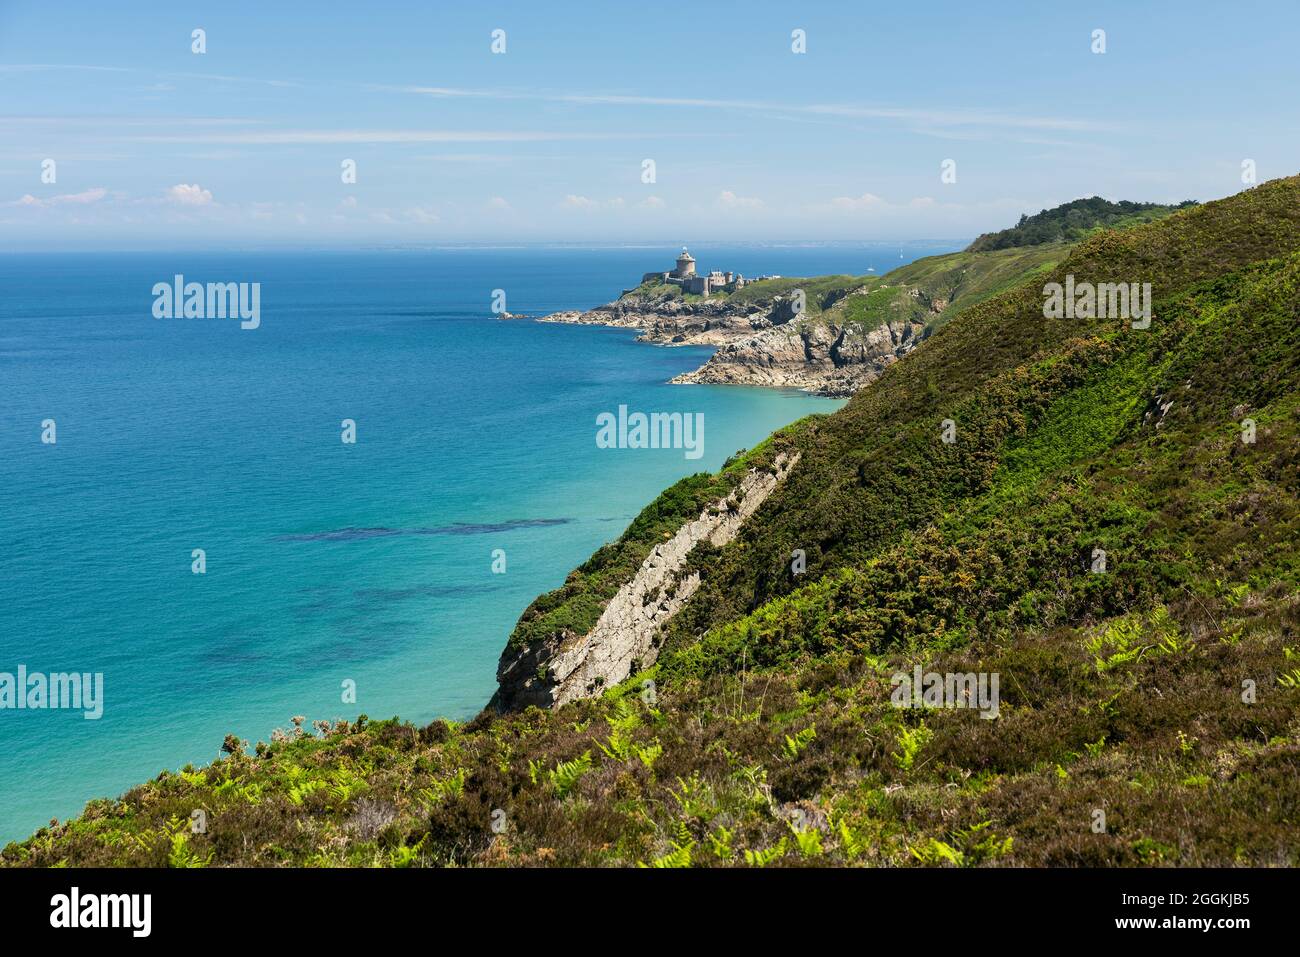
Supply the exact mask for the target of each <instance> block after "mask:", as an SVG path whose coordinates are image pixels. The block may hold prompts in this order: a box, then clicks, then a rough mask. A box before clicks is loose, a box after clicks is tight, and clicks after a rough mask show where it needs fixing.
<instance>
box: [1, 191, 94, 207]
mask: <svg viewBox="0 0 1300 957" xmlns="http://www.w3.org/2000/svg"><path fill="white" fill-rule="evenodd" d="M107 195H108V190H106V189H105V188H104V187H102V186H96V187H95V188H93V189H86V190H82V191H81V192H80V193H63V194H61V195H59V196H51V197H50V198H49V199H39V198H37V197H35V196H33V195H32V194H31V193H26V194H24V195H23V196H22V198H21V199H16V200H14V201H13V202H12V203H5V204H4V205H6V206H27V207H29V208H33V209H40V208H44V207H46V206H89V205H90V204H92V203H98V202H99V201H100V200H101V199H103V198H104V197H105V196H107Z"/></svg>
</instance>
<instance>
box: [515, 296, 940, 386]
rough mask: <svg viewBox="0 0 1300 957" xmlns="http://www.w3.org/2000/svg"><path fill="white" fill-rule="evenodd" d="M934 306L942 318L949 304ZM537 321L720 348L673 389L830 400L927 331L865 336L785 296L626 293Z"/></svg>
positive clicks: (888, 328) (895, 328) (915, 328)
mask: <svg viewBox="0 0 1300 957" xmlns="http://www.w3.org/2000/svg"><path fill="white" fill-rule="evenodd" d="M857 291H861V290H854V292H857ZM935 305H936V306H937V308H934V309H933V311H934V312H935V313H937V312H939V311H941V310H942V308H943V305H944V304H942V303H937V304H935ZM537 321H538V322H553V323H564V324H570V325H599V326H611V327H613V328H618V329H636V330H638V331H639V332H640V335H639V336H638V337H637V341H639V342H646V343H650V344H653V345H660V346H712V347H714V348H715V349H716V350H717V351H716V352H715V353H714V354H713V355H712V356H711V357H710V358H709V361H708V362H706V363H705V364H704V365H702V366H701V367H700V368H698V369H696V370H694V371H693V372H687V373H684V374H682V375H679V376H676V377H675V378H673V379H672V380H671V381H672V382H673V383H675V384H679V385H694V384H709V385H749V386H762V387H766V388H782V389H802V390H804V391H806V392H810V393H812V394H814V395H821V396H827V397H831V398H847V397H848V396H850V395H852V394H853V393H854V392H855V391H857V390H858V389H860V388H861V387H862V386H864V385H866V384H867V383H869V382H871V381H873V380H875V379H876V378H878V377H879V376H880V374H881V373H882V372H883V371H884V369H885V368H886V367H887V366H888V365H890V364H891V363H893V362H895V361H896V360H898V359H900V358H902V356H904V355H906V354H907V353H908V352H910V351H911V350H912V349H913V348H914V347H915V346H916V345H917V344H919V342H920V341H921V339H923V338H924V336H925V334H926V328H927V327H926V325H925V324H924V323H921V322H916V321H909V320H895V321H891V322H887V323H883V324H881V325H879V326H877V327H876V328H874V329H871V330H869V331H866V332H863V331H862V330H861V329H860V328H859V326H858V325H856V324H852V323H840V322H837V321H835V320H834V319H833V318H831V317H829V316H825V315H823V316H818V317H809V316H804V315H800V314H798V313H797V312H796V311H795V307H794V304H793V300H792V299H791V297H789V296H781V295H776V296H773V297H771V299H769V300H766V301H762V300H759V301H755V300H746V301H744V302H739V303H736V302H732V301H730V300H719V301H709V300H704V301H698V302H683V301H681V300H679V299H667V300H665V299H662V298H659V299H656V298H649V297H642V296H638V295H635V294H625V295H624V296H622V297H620V298H619V299H617V300H615V301H613V302H610V303H606V304H605V305H603V306H598V307H596V308H595V309H591V310H588V311H585V312H582V311H566V312H556V313H552V314H550V315H548V316H542V317H540V318H539V319H538V320H537Z"/></svg>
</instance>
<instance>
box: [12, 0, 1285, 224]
mask: <svg viewBox="0 0 1300 957" xmlns="http://www.w3.org/2000/svg"><path fill="white" fill-rule="evenodd" d="M994 9H995V5H993V4H972V3H969V2H966V3H924V2H914V3H910V4H892V5H886V4H880V3H866V2H860V0H859V2H852V3H849V2H843V3H841V2H835V3H816V4H812V3H795V2H784V3H769V2H755V0H748V2H736V3H729V2H719V3H696V4H691V3H683V4H679V5H673V4H633V3H606V2H599V3H598V2H594V0H592V2H588V3H561V2H552V3H540V2H537V0H532V2H526V3H502V4H492V3H448V2H440V0H432V2H431V0H423V2H418V3H416V2H411V3H403V2H392V3H364V4H363V3H341V2H331V3H324V2H319V0H318V2H313V3H296V2H284V0H276V2H259V3H251V2H242V0H236V2H227V3H220V4H215V3H212V4H198V3H177V2H169V3H151V2H133V3H130V4H106V3H102V2H99V3H89V2H87V3H79V2H64V3H60V4H58V5H57V8H56V7H53V6H51V5H50V4H48V3H44V4H43V3H37V2H25V0H17V2H10V0H0V247H3V248H9V249H13V248H149V247H159V246H166V247H194V248H202V247H206V246H222V245H236V246H238V245H250V244H259V245H260V244H283V245H312V244H319V243H325V244H339V245H355V244H359V243H361V244H367V245H373V244H384V243H396V244H406V243H420V244H424V243H429V244H438V243H457V242H503V241H532V242H535V241H574V242H587V241H592V242H611V241H612V242H617V241H640V240H672V241H678V240H680V241H690V240H703V239H716V240H749V239H753V240H759V239H811V240H818V239H828V240H829V239H919V238H944V239H947V238H963V237H969V236H973V235H975V234H977V233H979V232H982V231H986V230H990V229H996V228H1001V227H1003V226H1006V225H1009V224H1011V223H1013V222H1014V221H1015V220H1016V218H1017V217H1018V216H1019V215H1020V213H1022V212H1036V211H1037V210H1039V209H1041V208H1043V207H1046V206H1051V205H1055V204H1056V203H1060V202H1064V201H1067V200H1070V199H1074V198H1076V197H1079V196H1086V195H1094V194H1097V195H1102V196H1105V197H1107V198H1110V199H1134V200H1154V201H1176V200H1181V199H1186V198H1195V199H1202V200H1204V199H1212V198H1217V197H1220V196H1225V195H1228V194H1230V193H1234V192H1237V191H1239V190H1240V189H1242V188H1243V183H1242V172H1241V169H1242V162H1243V160H1246V159H1252V160H1254V161H1255V163H1256V167H1257V170H1258V178H1259V180H1260V181H1263V180H1265V179H1269V178H1273V177H1276V176H1284V175H1289V174H1292V173H1295V172H1297V171H1300V126H1298V125H1297V124H1296V122H1295V115H1294V108H1293V107H1292V106H1291V101H1292V100H1293V99H1294V96H1295V91H1296V90H1297V89H1300V58H1298V57H1297V56H1296V55H1295V52H1294V44H1295V42H1296V38H1297V37H1298V36H1300V29H1298V28H1300V6H1298V5H1296V4H1295V3H1293V2H1287V3H1282V2H1279V3H1271V4H1266V3H1260V4H1250V3H1234V4H1225V3H1217V4H1209V3H1196V2H1179V3H1142V4H1132V3H1114V4H1107V3H1093V4H1069V5H1067V4H1059V3H1042V2H1035V3H1028V2H1027V3H1005V4H1001V5H997V7H996V9H997V11H998V12H993V11H994ZM674 10H676V11H681V12H680V15H678V16H675V17H674V16H672V12H673V11H674ZM123 11H129V13H126V12H123ZM196 28H201V29H203V30H204V31H205V32H206V46H207V52H206V53H203V54H197V53H194V52H192V49H191V47H192V39H191V36H192V31H193V30H194V29H196ZM496 29H500V30H504V31H505V43H506V52H505V53H504V54H494V53H493V52H492V50H491V43H492V36H491V35H492V31H493V30H496ZM796 29H800V30H803V31H805V33H806V38H807V39H806V46H807V52H806V53H803V54H796V53H794V52H792V49H791V44H792V40H791V32H792V31H793V30H796ZM1097 29H1101V30H1105V34H1106V52H1105V53H1104V54H1096V53H1093V52H1092V45H1093V40H1092V34H1093V31H1094V30H1097ZM46 159H53V160H54V161H55V167H54V170H55V174H56V181H55V182H53V183H48V182H43V181H42V163H43V161H44V160H46ZM348 159H351V160H354V161H355V162H356V164H357V181H356V183H355V184H348V183H344V182H342V177H341V169H342V167H341V164H342V163H343V161H344V160H348ZM647 159H651V160H653V161H654V164H655V181H654V182H653V183H645V182H643V181H642V179H643V161H644V160H647ZM945 160H953V161H955V164H956V166H955V169H956V181H955V182H951V183H945V182H942V181H941V175H940V174H941V168H942V164H943V162H944V161H945Z"/></svg>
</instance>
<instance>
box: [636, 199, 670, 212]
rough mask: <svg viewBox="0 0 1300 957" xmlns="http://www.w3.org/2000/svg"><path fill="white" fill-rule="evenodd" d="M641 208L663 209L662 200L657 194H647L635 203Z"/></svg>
mask: <svg viewBox="0 0 1300 957" xmlns="http://www.w3.org/2000/svg"><path fill="white" fill-rule="evenodd" d="M637 205H638V206H640V207H641V208H642V209H663V208H664V201H663V200H662V199H660V198H659V197H658V196H647V197H646V198H645V199H643V200H641V202H639V203H637Z"/></svg>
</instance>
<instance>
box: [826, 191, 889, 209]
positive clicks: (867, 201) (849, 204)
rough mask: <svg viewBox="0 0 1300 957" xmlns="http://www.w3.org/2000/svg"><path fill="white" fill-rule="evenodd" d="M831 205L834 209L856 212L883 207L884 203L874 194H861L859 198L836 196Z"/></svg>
mask: <svg viewBox="0 0 1300 957" xmlns="http://www.w3.org/2000/svg"><path fill="white" fill-rule="evenodd" d="M831 205H832V206H834V207H835V208H836V209H845V210H851V211H858V210H864V209H876V208H879V207H881V206H883V205H885V201H884V200H883V199H881V198H880V197H879V196H877V195H876V194H875V193H863V194H862V195H861V196H836V197H835V198H834V199H832V200H831Z"/></svg>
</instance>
